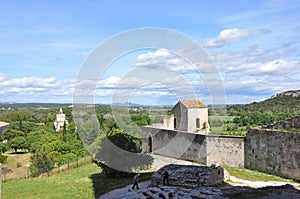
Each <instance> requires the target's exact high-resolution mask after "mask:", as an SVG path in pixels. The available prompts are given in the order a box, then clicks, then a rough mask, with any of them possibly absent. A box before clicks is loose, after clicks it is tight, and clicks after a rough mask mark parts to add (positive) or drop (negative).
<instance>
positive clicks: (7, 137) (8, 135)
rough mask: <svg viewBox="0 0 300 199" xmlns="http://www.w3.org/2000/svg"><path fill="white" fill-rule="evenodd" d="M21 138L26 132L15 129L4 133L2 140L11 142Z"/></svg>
mask: <svg viewBox="0 0 300 199" xmlns="http://www.w3.org/2000/svg"><path fill="white" fill-rule="evenodd" d="M19 136H24V132H23V131H20V130H16V129H13V128H7V129H5V130H4V131H3V132H2V140H7V141H9V140H11V139H13V138H15V137H19Z"/></svg>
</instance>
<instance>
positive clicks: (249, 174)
mask: <svg viewBox="0 0 300 199" xmlns="http://www.w3.org/2000/svg"><path fill="white" fill-rule="evenodd" d="M224 169H226V170H227V171H228V172H229V173H230V175H232V176H235V177H237V178H240V179H244V180H250V181H280V182H294V181H293V180H290V179H286V178H281V177H279V176H275V175H270V174H267V173H263V172H259V171H254V170H249V169H241V168H234V167H226V166H224Z"/></svg>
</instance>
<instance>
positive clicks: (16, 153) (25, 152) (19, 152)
mask: <svg viewBox="0 0 300 199" xmlns="http://www.w3.org/2000/svg"><path fill="white" fill-rule="evenodd" d="M27 153H29V152H27V151H12V152H8V153H7V154H10V155H22V154H27Z"/></svg>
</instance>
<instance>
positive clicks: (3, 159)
mask: <svg viewBox="0 0 300 199" xmlns="http://www.w3.org/2000/svg"><path fill="white" fill-rule="evenodd" d="M6 160H7V156H6V155H3V154H0V163H5V162H6Z"/></svg>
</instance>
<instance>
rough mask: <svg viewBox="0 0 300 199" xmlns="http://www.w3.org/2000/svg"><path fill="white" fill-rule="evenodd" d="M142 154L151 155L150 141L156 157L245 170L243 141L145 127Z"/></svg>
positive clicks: (227, 137)
mask: <svg viewBox="0 0 300 199" xmlns="http://www.w3.org/2000/svg"><path fill="white" fill-rule="evenodd" d="M142 137H143V140H142V150H143V152H149V138H150V139H151V140H152V152H153V153H154V154H158V155H162V156H168V157H173V158H178V159H182V160H190V161H195V162H199V163H201V164H206V165H211V164H218V165H227V166H234V167H243V166H244V141H243V139H244V138H243V137H231V136H208V135H203V134H195V133H187V132H178V131H171V130H166V129H155V128H152V127H143V131H142Z"/></svg>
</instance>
